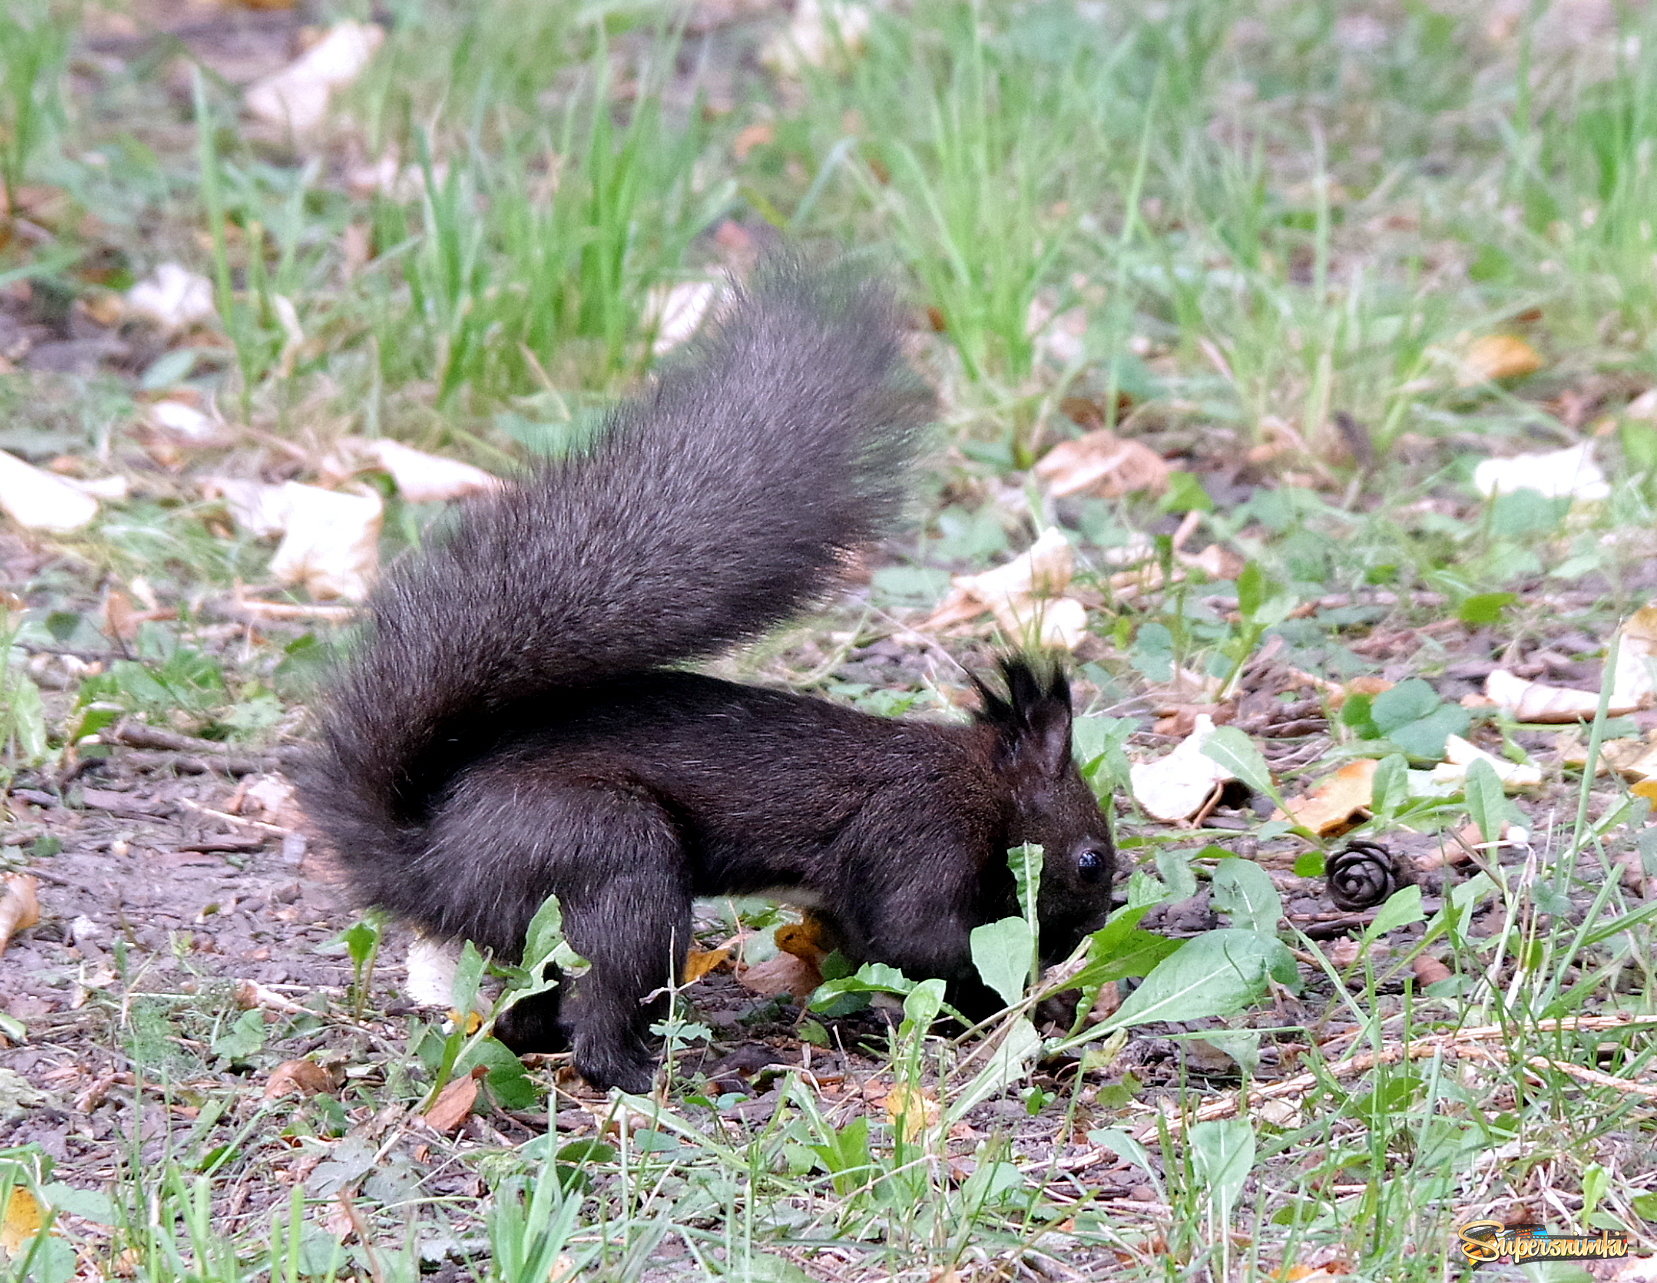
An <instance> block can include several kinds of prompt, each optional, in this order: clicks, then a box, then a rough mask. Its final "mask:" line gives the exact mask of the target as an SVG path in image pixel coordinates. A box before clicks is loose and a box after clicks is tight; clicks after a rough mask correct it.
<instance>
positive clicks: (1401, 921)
mask: <svg viewBox="0 0 1657 1283" xmlns="http://www.w3.org/2000/svg"><path fill="white" fill-rule="evenodd" d="M1426 916H1427V911H1426V910H1425V909H1423V908H1422V907H1421V888H1420V887H1418V886H1407V887H1399V888H1398V890H1396V891H1394V892H1393V893H1392V894H1391V895H1389V896H1388V897H1387V902H1386V903H1385V904H1383V905H1382V906H1381V907H1380V908H1379V909H1377V910H1376V911H1375V919H1374V921H1372V922H1371V923H1370V924H1369V926H1368V927H1366V928H1365V929H1364V943H1365V944H1366V945H1368V944H1369V943H1370V942H1371V941H1373V940H1376V939H1378V938H1379V937H1381V936H1383V935H1385V934H1386V933H1387V932H1388V931H1396V930H1398V928H1399V927H1407V926H1409V925H1410V924H1411V923H1413V922H1420V921H1421V920H1422V919H1423V918H1425V917H1426Z"/></svg>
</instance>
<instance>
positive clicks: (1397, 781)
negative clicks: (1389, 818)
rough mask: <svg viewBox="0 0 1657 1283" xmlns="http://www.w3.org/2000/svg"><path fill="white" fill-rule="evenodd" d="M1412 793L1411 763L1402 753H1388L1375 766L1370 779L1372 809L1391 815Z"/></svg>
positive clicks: (1377, 812) (1379, 813) (1377, 813)
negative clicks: (1373, 776)
mask: <svg viewBox="0 0 1657 1283" xmlns="http://www.w3.org/2000/svg"><path fill="white" fill-rule="evenodd" d="M1409 795H1410V764H1409V760H1408V759H1407V758H1405V757H1404V755H1403V754H1402V753H1388V754H1387V755H1386V756H1385V757H1383V758H1382V759H1381V764H1380V765H1379V766H1377V767H1376V768H1375V778H1374V779H1373V780H1371V781H1370V785H1369V796H1370V810H1372V811H1373V812H1374V813H1375V814H1376V815H1391V814H1392V813H1394V812H1395V811H1397V810H1398V808H1399V807H1401V806H1402V805H1403V804H1404V800H1405V799H1406V798H1408V797H1409Z"/></svg>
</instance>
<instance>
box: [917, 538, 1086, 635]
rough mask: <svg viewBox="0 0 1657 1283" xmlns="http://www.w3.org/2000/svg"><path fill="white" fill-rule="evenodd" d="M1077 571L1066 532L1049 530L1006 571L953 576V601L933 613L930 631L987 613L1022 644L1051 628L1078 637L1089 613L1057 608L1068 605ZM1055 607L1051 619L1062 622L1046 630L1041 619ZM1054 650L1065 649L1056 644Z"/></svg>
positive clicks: (998, 569)
mask: <svg viewBox="0 0 1657 1283" xmlns="http://www.w3.org/2000/svg"><path fill="white" fill-rule="evenodd" d="M1075 569H1076V550H1075V548H1074V547H1072V546H1071V543H1070V540H1069V539H1067V538H1066V537H1065V534H1064V532H1063V531H1062V530H1059V529H1057V528H1056V527H1052V528H1049V529H1047V530H1045V531H1043V532H1042V535H1041V537H1040V538H1039V539H1037V540H1036V542H1035V543H1033V544H1031V545H1030V547H1029V548H1028V549H1026V550H1025V551H1024V552H1023V553H1020V554H1019V555H1018V556H1017V557H1014V558H1013V559H1012V560H1011V561H1009V562H1007V563H1006V564H1005V565H1002V566H997V567H995V568H994V569H993V570H986V571H984V572H983V573H982V574H977V575H957V576H955V578H954V580H953V581H952V583H953V586H952V588H951V589H950V593H949V596H948V597H946V598H945V599H944V600H943V601H942V602H941V603H940V604H939V606H938V609H937V610H936V611H934V612H933V615H932V618H931V619H930V620H928V621H927V626H928V627H933V628H940V627H944V626H947V625H949V624H956V623H960V622H962V621H964V620H968V619H975V618H977V617H978V616H979V615H982V614H984V613H985V612H986V611H988V612H989V613H991V614H993V615H994V616H995V618H996V621H997V622H998V623H999V624H1000V625H1001V627H1002V628H1003V629H1004V630H1005V631H1006V632H1008V633H1010V634H1013V635H1015V636H1018V637H1020V638H1021V639H1022V638H1026V637H1029V636H1030V635H1031V633H1032V632H1035V633H1037V634H1045V633H1046V632H1047V631H1048V629H1049V627H1051V628H1053V629H1055V630H1056V631H1057V634H1058V635H1059V636H1060V637H1066V636H1072V635H1077V634H1078V630H1080V629H1082V628H1083V627H1084V626H1085V623H1086V611H1085V610H1084V609H1083V608H1082V606H1081V603H1080V602H1072V604H1071V605H1069V606H1060V605H1059V602H1060V600H1061V599H1062V600H1069V599H1068V598H1065V597H1064V593H1065V590H1066V589H1067V588H1069V587H1070V580H1071V577H1072V576H1073V575H1074V574H1075ZM1055 607H1056V608H1057V610H1056V613H1054V615H1053V617H1054V618H1055V619H1056V620H1057V621H1058V622H1057V623H1056V624H1054V625H1051V626H1049V625H1046V624H1044V623H1043V619H1044V618H1045V617H1046V616H1047V614H1048V612H1052V611H1054V610H1055ZM1078 612H1080V615H1079V616H1078ZM1050 644H1056V645H1058V644H1066V643H1064V642H1063V641H1062V640H1056V641H1054V642H1052V643H1050ZM1069 644H1070V645H1074V642H1070V643H1069Z"/></svg>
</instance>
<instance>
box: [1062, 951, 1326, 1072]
mask: <svg viewBox="0 0 1657 1283" xmlns="http://www.w3.org/2000/svg"><path fill="white" fill-rule="evenodd" d="M1272 979H1276V980H1278V981H1279V982H1281V983H1284V984H1289V985H1293V984H1297V983H1298V982H1299V972H1298V970H1297V969H1296V966H1295V960H1294V955H1293V954H1291V953H1290V952H1289V951H1288V950H1287V949H1286V948H1284V947H1283V945H1282V944H1281V943H1280V942H1278V941H1277V940H1276V939H1273V938H1271V937H1269V936H1263V935H1261V934H1259V933H1258V932H1255V931H1244V930H1241V929H1239V928H1237V927H1227V928H1225V929H1222V930H1219V931H1209V932H1207V933H1205V934H1203V935H1200V936H1197V937H1196V938H1195V939H1193V940H1189V941H1187V942H1186V943H1185V944H1184V945H1182V946H1181V947H1180V949H1179V951H1178V952H1177V953H1174V954H1172V955H1170V956H1169V957H1167V958H1165V959H1163V960H1162V961H1161V962H1160V963H1158V964H1157V965H1156V967H1155V968H1154V969H1153V970H1152V971H1151V973H1150V974H1149V975H1148V976H1146V977H1145V980H1144V982H1143V983H1142V984H1141V985H1140V986H1139V988H1137V989H1135V990H1134V991H1133V992H1132V993H1131V994H1129V995H1128V997H1127V1000H1126V1001H1124V1002H1123V1003H1122V1005H1121V1006H1120V1007H1119V1008H1117V1010H1116V1012H1115V1014H1114V1015H1112V1016H1111V1017H1110V1018H1109V1019H1107V1020H1104V1021H1102V1022H1100V1023H1099V1024H1097V1025H1095V1026H1093V1027H1092V1028H1091V1029H1089V1030H1086V1031H1085V1032H1083V1033H1080V1034H1077V1035H1076V1036H1075V1037H1073V1038H1069V1039H1065V1040H1062V1041H1061V1042H1060V1043H1059V1044H1058V1045H1057V1046H1055V1047H1054V1048H1053V1050H1055V1051H1058V1050H1063V1049H1065V1048H1068V1047H1073V1046H1077V1045H1080V1044H1081V1043H1084V1042H1089V1041H1092V1040H1093V1039H1095V1038H1102V1037H1105V1036H1106V1035H1107V1034H1111V1033H1114V1032H1116V1031H1117V1030H1118V1029H1127V1028H1129V1027H1131V1026H1133V1025H1142V1024H1149V1023H1150V1022H1152V1021H1164V1020H1165V1021H1171V1022H1174V1023H1183V1022H1187V1021H1192V1020H1206V1019H1208V1018H1209V1017H1212V1016H1228V1015H1231V1014H1232V1013H1233V1012H1236V1011H1241V1010H1242V1009H1243V1008H1244V1007H1246V1006H1248V1005H1249V1003H1251V1002H1253V1001H1254V1000H1255V999H1256V998H1258V997H1259V996H1260V995H1261V994H1262V993H1264V992H1265V991H1266V984H1267V981H1268V980H1272Z"/></svg>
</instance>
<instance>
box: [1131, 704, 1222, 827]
mask: <svg viewBox="0 0 1657 1283" xmlns="http://www.w3.org/2000/svg"><path fill="white" fill-rule="evenodd" d="M1214 729H1215V727H1214V719H1213V718H1212V717H1210V716H1209V715H1208V714H1207V713H1198V714H1197V716H1196V718H1195V719H1194V720H1193V725H1192V730H1191V733H1190V734H1189V735H1187V736H1186V737H1185V738H1184V739H1182V740H1181V741H1180V742H1179V743H1178V744H1176V745H1175V746H1174V748H1173V750H1172V751H1171V752H1169V753H1168V754H1167V756H1165V757H1162V758H1159V759H1158V760H1156V761H1154V762H1137V763H1135V764H1134V765H1133V766H1132V767H1131V768H1130V769H1129V771H1128V785H1129V788H1130V789H1131V790H1132V791H1133V795H1134V799H1135V800H1136V801H1137V802H1138V803H1139V805H1140V806H1141V807H1143V808H1144V809H1145V812H1146V814H1148V815H1152V816H1154V817H1155V818H1157V819H1159V820H1166V821H1168V822H1169V823H1173V822H1175V821H1178V820H1184V819H1189V818H1190V817H1191V816H1193V815H1195V814H1196V813H1197V811H1198V810H1200V809H1201V808H1202V805H1203V803H1204V802H1206V801H1208V799H1209V798H1210V797H1211V796H1213V793H1214V790H1215V788H1216V787H1217V786H1219V785H1221V784H1224V783H1226V782H1227V781H1228V780H1234V779H1236V778H1237V777H1236V776H1235V775H1233V774H1232V773H1231V772H1230V771H1228V770H1226V768H1225V767H1223V766H1221V765H1220V764H1219V763H1218V762H1216V761H1215V760H1214V759H1213V758H1211V757H1209V756H1208V755H1207V754H1205V753H1204V752H1203V746H1204V745H1205V744H1207V743H1208V741H1209V739H1210V738H1212V736H1213V734H1214Z"/></svg>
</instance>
